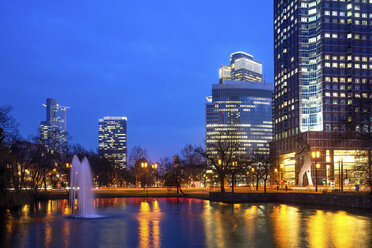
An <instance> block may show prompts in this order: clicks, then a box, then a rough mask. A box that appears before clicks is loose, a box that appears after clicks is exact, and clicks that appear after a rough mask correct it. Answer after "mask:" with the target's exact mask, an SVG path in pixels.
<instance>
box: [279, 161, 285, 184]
mask: <svg viewBox="0 0 372 248" xmlns="http://www.w3.org/2000/svg"><path fill="white" fill-rule="evenodd" d="M283 169H284V164H280V170H279V181H280V187H282V186H281V185H282V178H284V172H283Z"/></svg>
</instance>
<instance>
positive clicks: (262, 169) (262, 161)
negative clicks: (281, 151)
mask: <svg viewBox="0 0 372 248" xmlns="http://www.w3.org/2000/svg"><path fill="white" fill-rule="evenodd" d="M274 163H275V156H273V155H272V156H270V155H269V154H264V153H254V154H253V155H252V156H251V160H250V167H251V168H252V169H253V170H252V174H253V175H254V176H255V178H256V190H258V184H259V181H260V180H263V182H264V192H265V193H266V187H267V180H268V179H269V177H270V176H272V175H274V167H275V164H274Z"/></svg>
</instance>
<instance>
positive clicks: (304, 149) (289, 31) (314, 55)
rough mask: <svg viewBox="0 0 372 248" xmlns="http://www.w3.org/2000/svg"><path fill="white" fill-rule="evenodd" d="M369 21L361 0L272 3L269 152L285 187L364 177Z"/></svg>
mask: <svg viewBox="0 0 372 248" xmlns="http://www.w3.org/2000/svg"><path fill="white" fill-rule="evenodd" d="M371 18H372V3H371V1H367V0H337V1H336V0H322V1H320V0H275V1H274V78H275V87H274V88H275V90H274V96H273V123H274V137H273V138H274V142H273V150H274V151H275V152H276V154H277V156H278V166H279V165H280V168H281V169H280V170H281V174H282V175H283V179H284V180H285V182H286V183H287V184H289V185H298V184H300V183H299V182H302V181H303V182H304V183H303V185H311V182H314V183H315V182H316V180H317V182H318V184H328V185H332V186H333V185H340V183H341V182H343V183H345V184H346V183H349V184H365V183H366V181H368V180H370V178H371V143H372V142H371V134H372V124H371V122H372V115H371V112H372V77H371V76H372V46H371V44H372V43H371V42H372V32H371V31H372V29H371V20H372V19H371ZM314 151H318V152H320V157H319V158H311V161H310V160H309V161H308V162H307V160H308V158H309V156H310V154H312V152H314ZM307 163H309V167H308V169H306V170H307V171H308V172H309V174H307V176H304V174H303V171H304V168H305V166H306V165H307ZM316 163H319V170H318V175H319V178H315V175H316V173H315V169H316V166H315V164H316ZM363 167H364V168H365V169H366V168H367V171H366V170H365V169H361V168H363ZM342 168H343V169H342ZM358 168H359V169H358ZM363 170H364V172H363ZM342 178H343V179H344V180H343V179H342ZM368 178H369V179H368ZM305 179H306V180H305Z"/></svg>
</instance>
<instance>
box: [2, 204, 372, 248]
mask: <svg viewBox="0 0 372 248" xmlns="http://www.w3.org/2000/svg"><path fill="white" fill-rule="evenodd" d="M95 206H97V207H98V208H100V211H102V212H103V213H105V214H107V215H108V216H110V217H109V218H107V219H97V220H84V221H81V220H72V219H68V218H65V217H66V215H68V214H69V213H70V209H69V206H68V201H67V200H58V201H46V202H43V203H37V204H34V205H25V206H23V207H22V208H21V209H19V211H9V210H7V211H4V212H3V213H1V215H0V228H1V229H2V230H3V231H2V234H1V235H0V247H7V246H13V247H28V246H30V245H31V246H35V247H54V246H56V245H57V246H58V247H87V246H98V247H101V246H111V245H112V246H123V247H162V246H167V247H169V246H177V244H182V245H184V246H189V247H193V246H205V247H243V246H244V247H247V246H248V247H316V248H322V247H336V248H349V247H371V244H372V238H371V237H372V215H371V214H370V213H368V212H367V213H365V212H363V211H358V212H356V214H353V213H352V212H345V211H332V210H319V209H311V208H305V207H300V206H293V205H292V206H289V205H284V204H281V205H277V204H234V205H233V204H223V203H213V202H208V201H202V200H195V199H185V200H183V199H179V200H177V199H176V198H159V199H156V198H118V199H97V200H96V201H95ZM129 227H131V228H129Z"/></svg>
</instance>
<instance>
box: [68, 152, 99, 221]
mask: <svg viewBox="0 0 372 248" xmlns="http://www.w3.org/2000/svg"><path fill="white" fill-rule="evenodd" d="M92 186H93V184H92V173H91V171H90V165H89V162H88V159H87V158H86V157H84V159H83V161H82V162H80V160H79V158H78V157H77V156H76V155H74V157H73V159H72V167H71V172H70V207H71V216H70V217H71V218H99V217H101V216H99V215H97V214H96V210H95V208H94V194H93V192H92ZM76 202H77V205H76Z"/></svg>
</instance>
